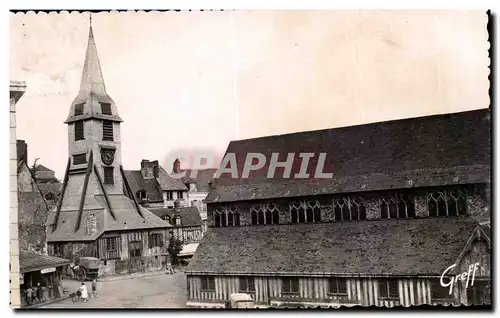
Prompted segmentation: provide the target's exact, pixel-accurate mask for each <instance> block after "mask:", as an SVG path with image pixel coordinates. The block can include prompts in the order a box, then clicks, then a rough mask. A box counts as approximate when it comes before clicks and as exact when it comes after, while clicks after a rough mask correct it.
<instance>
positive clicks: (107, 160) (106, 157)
mask: <svg viewBox="0 0 500 318" xmlns="http://www.w3.org/2000/svg"><path fill="white" fill-rule="evenodd" d="M101 160H102V162H103V163H104V164H105V165H108V166H109V165H110V164H112V163H113V161H114V160H115V150H114V149H102V150H101Z"/></svg>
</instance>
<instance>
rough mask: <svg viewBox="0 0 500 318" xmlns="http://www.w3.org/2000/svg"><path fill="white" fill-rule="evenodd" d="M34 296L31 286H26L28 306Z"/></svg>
mask: <svg viewBox="0 0 500 318" xmlns="http://www.w3.org/2000/svg"><path fill="white" fill-rule="evenodd" d="M33 298H34V293H33V288H31V286H28V289H26V302H27V303H28V306H29V305H31V304H32V303H33V300H34V299H33Z"/></svg>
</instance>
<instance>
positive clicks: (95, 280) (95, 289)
mask: <svg viewBox="0 0 500 318" xmlns="http://www.w3.org/2000/svg"><path fill="white" fill-rule="evenodd" d="M92 297H97V278H94V280H93V281H92Z"/></svg>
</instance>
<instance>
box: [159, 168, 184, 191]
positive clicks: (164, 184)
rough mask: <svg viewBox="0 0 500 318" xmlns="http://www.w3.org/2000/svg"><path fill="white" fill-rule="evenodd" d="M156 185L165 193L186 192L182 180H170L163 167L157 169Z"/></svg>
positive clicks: (170, 177)
mask: <svg viewBox="0 0 500 318" xmlns="http://www.w3.org/2000/svg"><path fill="white" fill-rule="evenodd" d="M158 175H159V176H158V183H159V184H160V187H161V189H162V190H164V191H167V190H170V191H187V187H186V185H185V184H184V182H183V181H182V179H176V178H172V176H171V175H169V174H168V172H167V171H165V169H163V167H161V166H160V167H159V169H158Z"/></svg>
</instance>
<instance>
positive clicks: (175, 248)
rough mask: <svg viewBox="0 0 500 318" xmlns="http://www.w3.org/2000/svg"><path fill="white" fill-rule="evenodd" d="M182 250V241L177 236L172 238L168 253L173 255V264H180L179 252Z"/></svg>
mask: <svg viewBox="0 0 500 318" xmlns="http://www.w3.org/2000/svg"><path fill="white" fill-rule="evenodd" d="M181 251H182V242H181V241H180V240H179V239H177V238H171V239H170V242H169V244H168V253H169V254H170V256H171V257H172V265H177V264H179V253H180V252H181Z"/></svg>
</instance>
